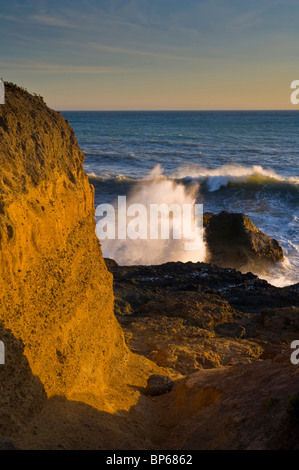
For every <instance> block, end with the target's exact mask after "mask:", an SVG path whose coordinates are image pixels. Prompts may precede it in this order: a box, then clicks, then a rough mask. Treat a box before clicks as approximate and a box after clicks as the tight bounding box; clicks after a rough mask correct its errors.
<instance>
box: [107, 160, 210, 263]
mask: <svg viewBox="0 0 299 470" xmlns="http://www.w3.org/2000/svg"><path fill="white" fill-rule="evenodd" d="M197 191H198V188H197V186H196V185H194V186H193V187H192V188H191V189H187V188H186V186H184V185H183V184H181V183H176V182H175V181H173V180H171V179H168V178H166V177H164V175H163V170H162V168H161V166H160V165H158V166H157V167H155V168H154V169H153V170H152V171H151V172H150V173H149V174H148V175H147V176H146V177H145V179H144V180H142V181H140V182H139V183H137V184H136V186H135V187H134V189H133V190H132V191H131V192H130V194H129V195H128V196H127V206H129V205H131V204H136V203H137V204H142V205H143V206H145V207H146V208H148V207H149V206H150V204H162V203H163V204H166V205H167V206H168V207H171V206H172V205H173V204H176V205H179V206H181V207H182V206H183V204H188V205H189V206H191V207H192V208H193V207H195V203H196V196H197ZM149 212H150V211H148V213H149ZM193 215H194V214H193ZM162 216H163V215H162ZM160 222H161V221H160ZM193 228H194V229H195V227H193ZM199 238H200V240H199ZM198 240H199V243H198V245H197V249H196V250H186V249H185V243H186V239H184V238H183V237H182V238H181V239H173V238H171V237H170V239H166V240H165V239H161V238H160V239H158V240H153V239H151V238H150V236H148V237H147V239H146V240H140V239H137V240H131V239H130V238H127V239H125V240H119V239H116V240H103V241H102V249H103V254H104V256H106V257H108V258H113V259H114V260H116V261H117V262H118V263H119V264H120V265H128V264H130V265H132V264H144V265H150V264H161V263H166V262H169V261H182V262H187V261H193V262H196V261H204V260H205V259H206V255H207V252H206V246H205V243H204V242H203V240H202V237H198Z"/></svg>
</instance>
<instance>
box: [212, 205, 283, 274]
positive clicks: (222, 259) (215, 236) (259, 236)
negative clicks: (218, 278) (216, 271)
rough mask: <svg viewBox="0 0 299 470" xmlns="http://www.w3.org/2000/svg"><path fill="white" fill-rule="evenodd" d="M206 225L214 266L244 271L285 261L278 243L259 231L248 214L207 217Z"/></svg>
mask: <svg viewBox="0 0 299 470" xmlns="http://www.w3.org/2000/svg"><path fill="white" fill-rule="evenodd" d="M204 226H205V232H206V241H207V245H208V249H209V253H210V259H209V261H210V262H211V263H213V264H217V265H219V266H222V267H230V268H236V269H242V268H246V267H247V268H250V267H252V266H255V265H259V266H263V265H265V264H272V263H276V262H279V261H282V260H283V250H282V248H281V246H280V245H279V243H278V241H277V240H275V239H274V238H270V237H269V236H268V235H266V234H264V233H263V232H262V231H261V230H259V229H258V228H257V227H256V226H255V225H254V224H253V222H252V221H251V220H250V218H249V217H248V216H247V215H245V214H242V213H229V212H226V211H223V212H221V213H220V214H205V217H204Z"/></svg>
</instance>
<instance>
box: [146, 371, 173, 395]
mask: <svg viewBox="0 0 299 470" xmlns="http://www.w3.org/2000/svg"><path fill="white" fill-rule="evenodd" d="M173 385H174V382H173V381H172V380H171V379H170V378H169V377H167V376H165V375H158V374H153V375H151V376H150V377H149V378H148V379H147V386H146V389H145V394H146V395H150V396H152V397H153V396H157V395H163V394H164V393H168V392H170V391H171V389H172V387H173Z"/></svg>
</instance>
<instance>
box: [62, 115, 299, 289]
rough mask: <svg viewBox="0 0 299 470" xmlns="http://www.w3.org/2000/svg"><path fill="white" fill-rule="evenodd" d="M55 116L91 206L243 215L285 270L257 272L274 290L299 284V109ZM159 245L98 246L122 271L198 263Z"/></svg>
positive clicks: (196, 256)
mask: <svg viewBox="0 0 299 470" xmlns="http://www.w3.org/2000/svg"><path fill="white" fill-rule="evenodd" d="M62 115H63V116H64V117H65V118H66V119H67V120H68V121H69V123H70V125H71V126H72V127H73V129H74V131H75V133H76V137H77V140H78V143H79V145H80V147H81V149H82V151H83V153H84V154H85V157H86V158H85V164H84V167H85V171H86V173H87V174H88V175H89V179H90V182H91V184H92V185H93V186H94V188H95V205H96V206H97V205H98V204H103V203H108V204H112V203H115V201H116V199H117V197H118V196H127V198H128V201H131V202H139V203H152V202H161V203H162V202H164V203H168V204H170V203H174V202H179V203H181V204H184V203H189V202H192V201H193V202H196V203H198V204H203V207H204V212H213V213H218V212H220V211H223V210H226V211H228V212H243V213H245V214H247V215H248V216H249V217H250V218H251V220H252V221H253V223H254V224H255V225H257V227H258V228H259V229H260V230H262V231H263V232H264V233H266V234H267V235H269V236H271V237H274V238H276V239H277V240H278V241H279V243H280V244H281V246H282V247H283V250H284V254H285V260H284V261H283V262H282V263H279V264H278V265H277V266H275V267H273V269H270V270H267V271H265V272H260V271H258V269H257V270H256V272H255V274H257V275H259V277H261V278H264V279H266V280H267V281H268V282H270V283H271V284H273V285H276V286H279V287H282V286H286V285H291V284H295V283H298V282H299V240H298V228H299V176H298V175H299V132H298V129H299V112H298V111H268V112H264V111H241V112H239V111H223V112H222V111H202V112H201V111H198V112H195V111H179V112H173V111H165V112H164V111H163V112H162V111H157V112H149V111H117V112H116V111H115V112H113V111H111V112H86V111H85V112H81V111H78V112H77V111H67V112H66V111H65V112H62ZM137 242H138V243H137ZM142 242H143V244H142ZM161 242H162V241H161ZM157 243H158V242H156V243H155V245H154V244H151V241H150V240H147V241H144V240H138V241H135V244H134V243H133V242H132V240H131V241H127V242H126V241H122V242H121V244H118V243H108V241H107V243H105V241H103V242H102V250H103V255H104V256H107V257H111V258H114V259H115V260H116V261H118V262H119V264H132V263H137V264H157V263H162V262H167V261H188V260H190V261H204V260H205V252H204V249H203V250H198V252H189V253H188V252H187V253H186V252H183V250H181V249H177V247H176V249H175V250H173V249H172V250H169V249H168V248H167V246H166V245H165V243H164V244H161V245H160V247H159V246H158V245H157Z"/></svg>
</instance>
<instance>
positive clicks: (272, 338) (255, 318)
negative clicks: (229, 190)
mask: <svg viewBox="0 0 299 470" xmlns="http://www.w3.org/2000/svg"><path fill="white" fill-rule="evenodd" d="M106 263H107V266H108V269H109V270H110V272H111V273H112V274H113V279H114V281H113V282H114V285H113V289H114V295H115V315H116V317H117V319H118V321H119V322H120V324H121V326H122V328H123V329H124V331H125V333H126V338H127V343H128V345H129V347H131V348H132V349H133V351H134V352H137V353H138V354H143V355H145V356H146V357H148V358H149V359H151V360H153V361H155V362H156V363H157V364H158V365H159V366H161V367H166V368H169V369H170V370H171V371H172V373H181V374H183V375H187V374H189V373H192V372H195V371H196V370H200V369H203V368H214V367H219V366H221V365H228V364H236V363H239V362H244V361H245V362H251V361H252V360H254V359H257V358H259V357H261V356H263V354H264V355H265V354H266V353H267V354H268V352H269V351H270V349H271V348H272V350H273V354H274V353H275V351H276V350H275V348H274V349H273V347H272V346H273V345H276V346H277V345H278V346H283V345H285V344H287V345H288V347H289V344H288V341H290V339H291V338H293V339H294V334H295V333H296V332H298V334H299V284H296V285H294V286H290V287H284V288H278V287H274V286H272V285H270V284H268V283H267V282H266V281H264V280H260V279H259V278H258V277H257V276H255V275H254V274H252V273H247V274H242V273H241V272H239V271H237V270H235V269H227V268H221V267H218V266H216V265H212V264H207V263H191V262H190V263H180V262H178V263H166V264H163V265H158V266H125V267H123V266H118V265H117V264H116V263H115V262H113V261H112V260H106ZM297 317H298V318H297ZM276 349H277V348H276ZM274 350H275V351H274Z"/></svg>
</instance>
